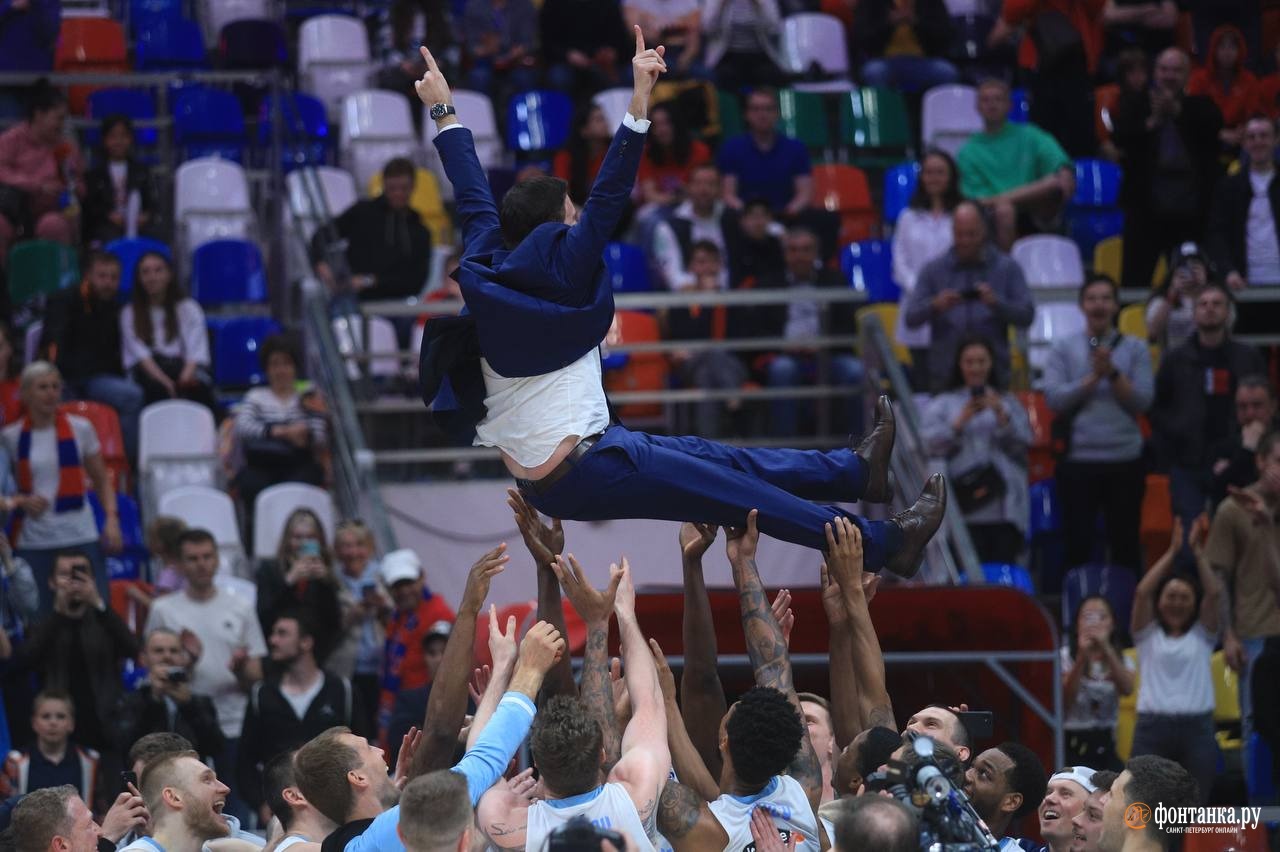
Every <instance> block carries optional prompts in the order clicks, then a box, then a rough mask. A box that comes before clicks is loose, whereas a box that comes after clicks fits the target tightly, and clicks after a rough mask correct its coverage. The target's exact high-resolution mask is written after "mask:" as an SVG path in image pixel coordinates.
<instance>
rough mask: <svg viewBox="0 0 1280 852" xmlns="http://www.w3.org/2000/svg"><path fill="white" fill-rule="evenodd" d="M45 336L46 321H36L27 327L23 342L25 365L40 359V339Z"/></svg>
mask: <svg viewBox="0 0 1280 852" xmlns="http://www.w3.org/2000/svg"><path fill="white" fill-rule="evenodd" d="M43 336H44V320H36V321H35V322H33V323H31V325H29V326H27V333H26V335H25V336H24V337H23V340H22V356H23V363H26V364H30V363H31V362H32V361H35V360H37V359H38V358H39V353H40V338H41V337H43Z"/></svg>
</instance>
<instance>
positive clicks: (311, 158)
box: [258, 92, 331, 172]
mask: <svg viewBox="0 0 1280 852" xmlns="http://www.w3.org/2000/svg"><path fill="white" fill-rule="evenodd" d="M277 124H278V126H279V127H280V162H281V164H282V166H283V168H284V170H285V171H286V172H289V171H293V170H294V169H296V168H300V167H302V166H322V165H324V164H325V163H326V162H327V161H328V159H329V144H330V140H331V137H330V135H329V117H328V115H326V113H325V111H324V104H322V103H321V102H320V100H319V99H318V98H313V97H312V96H311V95H307V94H303V93H302V92H286V93H285V94H284V96H283V97H281V98H278V99H277V98H275V97H273V96H271V95H268V96H267V97H266V98H264V99H263V101H262V106H261V107H260V108H259V110H258V149H259V150H260V151H261V152H262V154H263V157H264V158H265V157H267V156H268V155H269V152H270V150H271V146H272V144H273V142H274V139H273V135H274V127H275V126H276V125H277ZM264 162H265V159H264Z"/></svg>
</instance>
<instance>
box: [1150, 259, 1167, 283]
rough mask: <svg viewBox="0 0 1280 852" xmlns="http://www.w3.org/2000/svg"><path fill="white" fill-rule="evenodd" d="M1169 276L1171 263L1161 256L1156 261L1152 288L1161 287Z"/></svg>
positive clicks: (1152, 276) (1152, 275)
mask: <svg viewBox="0 0 1280 852" xmlns="http://www.w3.org/2000/svg"><path fill="white" fill-rule="evenodd" d="M1168 274H1169V261H1168V259H1166V258H1165V256H1164V255H1160V258H1159V260H1157V261H1156V268H1155V271H1154V272H1152V273H1151V286H1152V287H1159V286H1160V285H1161V284H1163V283H1164V279H1165V277H1166V276H1167V275H1168Z"/></svg>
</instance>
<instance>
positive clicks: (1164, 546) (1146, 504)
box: [1138, 473, 1173, 568]
mask: <svg viewBox="0 0 1280 852" xmlns="http://www.w3.org/2000/svg"><path fill="white" fill-rule="evenodd" d="M1172 534H1173V500H1172V495H1171V494H1170V492H1169V477H1168V476H1167V475H1165V474H1160V473H1148V474H1147V488H1146V491H1145V492H1143V495H1142V522H1141V527H1140V530H1139V533H1138V535H1139V537H1140V538H1141V539H1142V550H1143V553H1144V555H1145V557H1146V562H1147V566H1146V567H1148V568H1150V567H1151V566H1152V565H1154V564H1155V562H1156V560H1157V559H1159V558H1160V555H1161V554H1162V553H1164V552H1165V551H1166V550H1168V549H1169V536H1170V535H1172Z"/></svg>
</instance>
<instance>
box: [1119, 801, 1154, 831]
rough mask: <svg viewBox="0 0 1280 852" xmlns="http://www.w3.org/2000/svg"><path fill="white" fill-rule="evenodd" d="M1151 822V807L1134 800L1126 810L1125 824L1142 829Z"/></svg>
mask: <svg viewBox="0 0 1280 852" xmlns="http://www.w3.org/2000/svg"><path fill="white" fill-rule="evenodd" d="M1149 822H1151V808H1150V807H1148V806H1147V805H1144V804H1143V803H1142V802H1134V803H1133V804H1132V805H1130V806H1129V807H1128V808H1126V809H1125V812H1124V824H1125V825H1127V826H1129V827H1130V828H1137V829H1142V828H1146V827H1147V823H1149Z"/></svg>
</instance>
